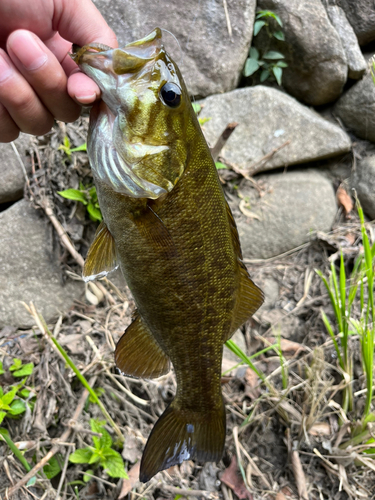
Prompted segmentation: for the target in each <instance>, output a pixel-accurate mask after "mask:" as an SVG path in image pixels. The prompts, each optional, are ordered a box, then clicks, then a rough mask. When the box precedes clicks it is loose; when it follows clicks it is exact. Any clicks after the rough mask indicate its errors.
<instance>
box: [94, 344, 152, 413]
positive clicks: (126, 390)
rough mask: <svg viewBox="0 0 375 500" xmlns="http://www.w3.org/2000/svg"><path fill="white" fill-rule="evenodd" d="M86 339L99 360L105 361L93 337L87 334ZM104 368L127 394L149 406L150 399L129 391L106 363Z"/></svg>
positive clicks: (137, 401)
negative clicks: (147, 399)
mask: <svg viewBox="0 0 375 500" xmlns="http://www.w3.org/2000/svg"><path fill="white" fill-rule="evenodd" d="M86 340H87V342H88V343H89V344H90V346H91V348H92V350H93V351H94V352H95V355H96V356H97V358H98V359H99V361H101V362H103V357H102V355H101V354H100V352H99V349H98V348H97V347H96V345H95V344H94V342H93V340H92V338H91V337H90V336H89V335H86ZM103 366H104V369H105V371H106V374H107V376H108V377H109V378H110V379H111V380H112V382H114V383H115V384H116V385H117V386H118V387H119V388H120V389H121V390H122V391H123V392H125V394H127V395H128V396H129V397H130V398H131V399H133V400H134V401H135V402H136V403H138V404H140V405H143V406H148V405H149V404H150V403H149V401H146V400H145V399H141V398H139V397H138V396H136V395H135V394H133V393H132V392H131V391H129V390H128V389H127V388H126V387H124V386H123V385H122V384H120V382H119V381H118V380H117V379H116V378H115V377H114V376H113V375H112V373H111V372H110V371H109V369H108V367H107V366H106V365H104V364H103Z"/></svg>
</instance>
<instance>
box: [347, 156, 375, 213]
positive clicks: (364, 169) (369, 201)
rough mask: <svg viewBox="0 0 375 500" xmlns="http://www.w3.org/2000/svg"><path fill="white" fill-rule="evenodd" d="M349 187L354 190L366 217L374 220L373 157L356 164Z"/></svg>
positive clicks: (374, 165)
mask: <svg viewBox="0 0 375 500" xmlns="http://www.w3.org/2000/svg"><path fill="white" fill-rule="evenodd" d="M351 185H352V187H354V188H355V189H356V191H357V194H358V198H359V201H360V202H361V205H362V208H363V210H364V212H365V213H366V215H368V216H369V217H370V218H371V219H375V156H368V157H367V158H364V159H363V160H362V161H360V162H358V164H357V168H356V171H355V172H354V173H353V176H352V179H351Z"/></svg>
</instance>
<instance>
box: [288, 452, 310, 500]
mask: <svg viewBox="0 0 375 500" xmlns="http://www.w3.org/2000/svg"><path fill="white" fill-rule="evenodd" d="M291 461H292V469H293V474H294V479H295V481H296V485H297V490H298V495H299V498H300V499H301V500H309V496H308V494H307V486H306V479H305V473H304V472H303V468H302V464H301V460H300V458H299V455H298V451H296V450H294V451H292V455H291Z"/></svg>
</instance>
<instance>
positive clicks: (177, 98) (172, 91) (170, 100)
mask: <svg viewBox="0 0 375 500" xmlns="http://www.w3.org/2000/svg"><path fill="white" fill-rule="evenodd" d="M160 96H161V98H162V100H163V102H164V104H166V105H167V106H169V107H170V108H177V107H178V106H179V105H180V102H181V89H180V87H179V86H178V85H176V84H175V83H166V84H165V85H163V86H162V88H161V90H160Z"/></svg>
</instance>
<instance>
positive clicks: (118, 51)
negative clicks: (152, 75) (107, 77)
mask: <svg viewBox="0 0 375 500" xmlns="http://www.w3.org/2000/svg"><path fill="white" fill-rule="evenodd" d="M162 47H163V45H162V35H161V30H160V28H155V29H154V30H153V31H152V32H151V33H149V34H148V35H147V36H146V37H144V38H142V39H141V40H137V41H136V42H131V43H129V44H127V45H125V47H123V48H112V47H109V46H107V45H104V44H102V43H95V42H93V43H91V44H87V45H84V46H83V47H80V46H78V45H73V47H72V53H71V54H70V56H71V58H72V59H73V61H74V62H75V63H76V64H77V65H78V66H80V68H81V69H82V70H83V72H85V69H84V65H87V66H89V67H90V66H91V67H95V68H96V69H99V70H102V71H108V69H109V68H108V63H109V64H110V66H111V70H112V71H113V73H115V74H116V75H122V74H124V73H134V72H137V71H139V70H140V69H141V68H142V67H143V66H145V65H146V64H147V63H149V62H150V61H153V60H155V59H156V58H157V57H158V54H159V53H160V51H161V50H162ZM98 56H99V57H98ZM100 56H101V57H100ZM104 61H105V62H104Z"/></svg>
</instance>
